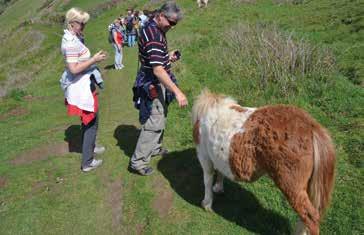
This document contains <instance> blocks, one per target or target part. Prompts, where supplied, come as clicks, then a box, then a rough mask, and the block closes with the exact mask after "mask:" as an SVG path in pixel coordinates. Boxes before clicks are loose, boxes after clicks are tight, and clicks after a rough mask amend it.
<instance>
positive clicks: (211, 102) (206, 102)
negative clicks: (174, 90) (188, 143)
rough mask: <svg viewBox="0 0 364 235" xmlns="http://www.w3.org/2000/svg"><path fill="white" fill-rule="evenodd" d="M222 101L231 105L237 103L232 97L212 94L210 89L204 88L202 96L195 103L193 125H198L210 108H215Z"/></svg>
mask: <svg viewBox="0 0 364 235" xmlns="http://www.w3.org/2000/svg"><path fill="white" fill-rule="evenodd" d="M222 101H229V102H230V103H236V101H235V100H233V99H232V98H230V97H227V96H225V95H221V94H216V93H212V92H210V90H209V89H207V88H204V89H203V90H202V91H201V94H200V95H198V96H197V97H196V99H195V101H194V103H193V107H192V124H194V123H196V121H197V120H199V119H200V117H202V116H204V115H205V114H206V112H207V111H208V110H209V109H210V108H213V107H215V106H216V105H218V104H219V103H221V102H222Z"/></svg>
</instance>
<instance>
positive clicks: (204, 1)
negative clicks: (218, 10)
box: [197, 0, 209, 8]
mask: <svg viewBox="0 0 364 235" xmlns="http://www.w3.org/2000/svg"><path fill="white" fill-rule="evenodd" d="M208 2H209V0H197V4H198V7H200V8H201V7H207V3H208Z"/></svg>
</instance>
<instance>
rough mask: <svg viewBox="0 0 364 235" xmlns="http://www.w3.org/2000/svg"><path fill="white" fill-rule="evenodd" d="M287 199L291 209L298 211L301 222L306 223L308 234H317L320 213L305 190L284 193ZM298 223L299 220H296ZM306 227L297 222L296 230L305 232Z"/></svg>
mask: <svg viewBox="0 0 364 235" xmlns="http://www.w3.org/2000/svg"><path fill="white" fill-rule="evenodd" d="M286 195H287V196H288V197H287V199H288V201H289V203H290V204H291V206H292V207H293V209H294V210H295V211H296V212H297V213H298V215H299V216H300V218H301V220H302V222H303V223H304V224H305V225H306V227H307V229H308V230H309V232H310V235H318V234H319V232H320V230H319V226H320V214H319V212H318V210H317V209H316V208H315V207H314V206H313V205H312V203H311V201H310V199H309V196H308V194H307V192H306V191H304V190H301V191H297V192H295V193H292V194H286ZM298 223H300V221H299V222H298ZM307 229H306V228H305V226H302V225H300V224H297V227H296V232H299V234H305V233H306V231H307Z"/></svg>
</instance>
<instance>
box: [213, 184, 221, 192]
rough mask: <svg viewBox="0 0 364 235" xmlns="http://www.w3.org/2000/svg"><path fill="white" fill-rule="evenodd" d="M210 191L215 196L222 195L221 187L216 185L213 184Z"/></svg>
mask: <svg viewBox="0 0 364 235" xmlns="http://www.w3.org/2000/svg"><path fill="white" fill-rule="evenodd" d="M212 191H213V192H214V193H216V194H223V193H224V188H223V187H221V186H220V185H218V184H215V185H214V186H213V187H212Z"/></svg>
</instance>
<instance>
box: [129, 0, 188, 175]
mask: <svg viewBox="0 0 364 235" xmlns="http://www.w3.org/2000/svg"><path fill="white" fill-rule="evenodd" d="M181 18H182V13H181V10H180V8H179V7H178V6H177V5H176V4H175V3H174V2H167V3H165V4H164V5H163V6H162V7H161V8H160V9H159V10H157V11H156V13H155V15H154V17H153V18H151V19H150V20H149V21H147V22H146V23H145V25H144V27H143V28H141V29H140V33H139V35H140V37H139V39H140V40H139V42H138V46H139V60H140V64H141V66H140V69H139V71H138V74H137V78H136V84H138V85H137V87H135V89H136V90H138V91H137V92H136V93H137V94H141V95H140V96H139V97H138V98H139V99H138V100H139V101H140V104H141V106H139V107H138V108H139V121H140V123H141V125H142V127H141V133H140V135H139V138H138V141H137V145H136V148H135V151H134V154H133V156H132V157H131V160H130V165H129V167H130V170H131V171H134V172H136V173H139V174H140V175H150V174H152V173H153V169H152V167H150V166H149V162H150V159H151V157H152V156H154V155H164V154H166V153H167V152H168V151H167V150H166V149H165V148H163V147H162V140H163V133H164V128H165V123H166V117H167V108H168V104H169V103H170V102H171V101H172V99H173V98H174V97H175V98H176V100H177V102H178V105H179V107H185V106H187V104H188V101H187V98H186V96H185V94H184V93H183V92H182V91H181V90H180V89H179V88H178V86H177V85H176V79H175V77H174V75H173V73H172V72H171V62H175V61H176V60H177V57H176V56H175V55H174V53H173V52H170V53H169V52H168V45H167V38H166V33H167V32H168V31H169V30H170V29H171V28H172V27H174V26H176V25H177V23H178V21H179V20H181ZM133 89H134V88H133ZM137 102H138V101H137Z"/></svg>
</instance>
